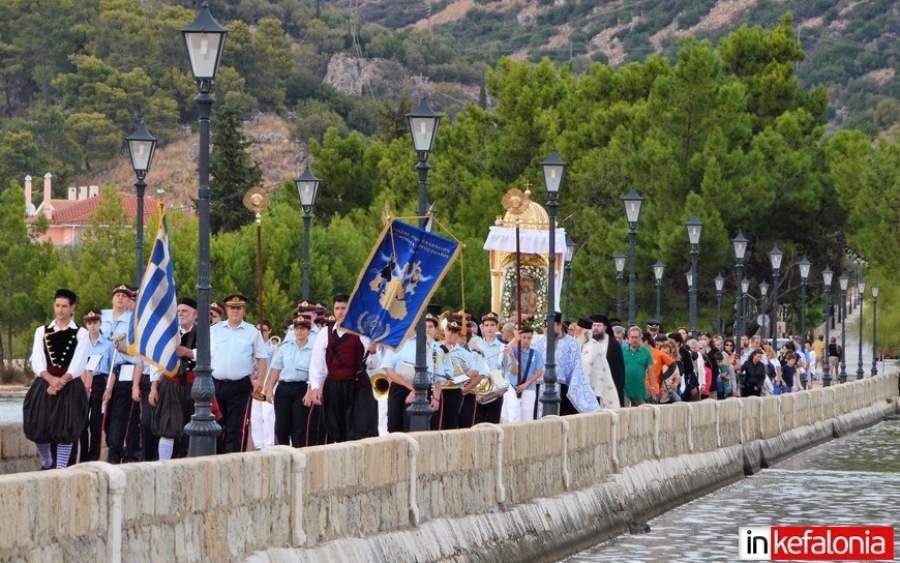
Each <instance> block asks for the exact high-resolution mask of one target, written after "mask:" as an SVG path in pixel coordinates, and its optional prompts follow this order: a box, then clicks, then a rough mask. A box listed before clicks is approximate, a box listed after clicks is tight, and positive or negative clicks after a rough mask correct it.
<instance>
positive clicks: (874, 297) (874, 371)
mask: <svg viewBox="0 0 900 563" xmlns="http://www.w3.org/2000/svg"><path fill="white" fill-rule="evenodd" d="M877 312H878V283H877V282H876V283H873V284H872V377H875V376H876V375H878V315H877Z"/></svg>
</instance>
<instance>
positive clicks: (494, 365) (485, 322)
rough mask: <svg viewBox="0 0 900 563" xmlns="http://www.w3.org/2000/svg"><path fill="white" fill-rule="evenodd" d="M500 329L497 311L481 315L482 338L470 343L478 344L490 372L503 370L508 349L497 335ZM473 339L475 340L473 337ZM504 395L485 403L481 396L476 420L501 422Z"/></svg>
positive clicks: (471, 346) (476, 408)
mask: <svg viewBox="0 0 900 563" xmlns="http://www.w3.org/2000/svg"><path fill="white" fill-rule="evenodd" d="M499 329H500V316H499V315H498V314H497V313H494V312H490V313H487V314H485V315H482V317H481V338H479V339H478V341H477V342H475V344H470V348H473V350H474V347H475V346H477V349H478V350H479V351H480V352H481V353H482V355H483V358H484V362H485V363H486V367H487V371H488V373H489V374H490V372H491V371H493V370H498V371H502V369H503V366H502V365H501V364H502V362H503V351H504V350H505V349H506V343H505V342H503V340H502V339H501V338H499V337H498V336H497V331H498V330H499ZM473 340H475V339H474V338H473ZM503 400H504V398H503V396H500V397H497V398H496V399H494V400H492V401H490V402H488V403H483V402H481V400H480V398H479V400H478V401H477V405H476V407H475V422H476V424H477V423H479V422H491V423H493V424H499V423H500V414H501V412H502V410H503Z"/></svg>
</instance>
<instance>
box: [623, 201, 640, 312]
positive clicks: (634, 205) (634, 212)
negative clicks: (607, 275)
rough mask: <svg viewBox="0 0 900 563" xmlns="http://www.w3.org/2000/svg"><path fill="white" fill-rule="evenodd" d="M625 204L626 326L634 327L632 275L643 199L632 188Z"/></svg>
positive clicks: (633, 279) (634, 277) (634, 304)
mask: <svg viewBox="0 0 900 563" xmlns="http://www.w3.org/2000/svg"><path fill="white" fill-rule="evenodd" d="M622 201H624V202H625V217H626V218H627V219H628V245H629V247H630V249H631V268H630V270H629V274H628V326H634V325H635V322H634V314H635V309H636V308H637V305H636V303H635V294H634V285H635V282H636V280H637V278H636V276H635V274H634V261H635V258H634V247H635V244H636V243H637V223H638V219H639V218H640V217H641V206H642V205H643V203H644V198H642V197H641V196H640V195H638V193H637V191H635V189H634V187H632V188H631V191H630V192H628V195H627V196H625V197H623V198H622Z"/></svg>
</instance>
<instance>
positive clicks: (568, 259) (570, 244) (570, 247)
mask: <svg viewBox="0 0 900 563" xmlns="http://www.w3.org/2000/svg"><path fill="white" fill-rule="evenodd" d="M576 254H578V245H576V244H575V241H574V240H572V237H570V236H569V235H568V234H566V255H565V257H564V258H563V261H564V262H565V265H566V268H565V269H566V318H567V319H570V318H571V317H570V316H569V297H570V296H571V294H572V260H575V255H576Z"/></svg>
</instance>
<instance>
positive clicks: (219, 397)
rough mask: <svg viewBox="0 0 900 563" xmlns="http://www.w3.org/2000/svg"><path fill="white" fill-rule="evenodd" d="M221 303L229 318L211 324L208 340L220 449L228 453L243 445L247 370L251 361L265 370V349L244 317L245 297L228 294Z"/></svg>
mask: <svg viewBox="0 0 900 563" xmlns="http://www.w3.org/2000/svg"><path fill="white" fill-rule="evenodd" d="M224 303H225V307H227V312H226V314H227V315H228V321H227V322H222V323H218V324H216V325H214V326H212V327H210V331H209V343H210V355H211V364H212V372H213V373H212V376H213V380H214V382H213V383H214V384H215V387H216V402H217V403H218V404H219V411H220V412H221V414H222V426H223V428H222V430H223V439H222V449H223V451H224V452H225V453H231V452H242V451H244V450H245V449H246V446H247V422H248V420H247V419H248V414H249V411H250V393H251V392H252V391H254V386H253V383H251V382H250V374H252V373H253V369H254V363H255V364H256V366H255V367H256V370H257V372H258V373H265V372H266V365H267V358H268V353H267V351H266V343H265V342H263V339H262V336H261V335H260V334H259V331H258V330H257V329H256V327H255V326H253V325H252V324H250V323H248V322H246V321H244V313H245V311H246V306H247V298H246V297H244V296H243V295H240V294H234V295H229V296H228V297H226V298H225V301H224ZM261 384H262V382H261V381H260V382H258V383H257V385H261Z"/></svg>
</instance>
